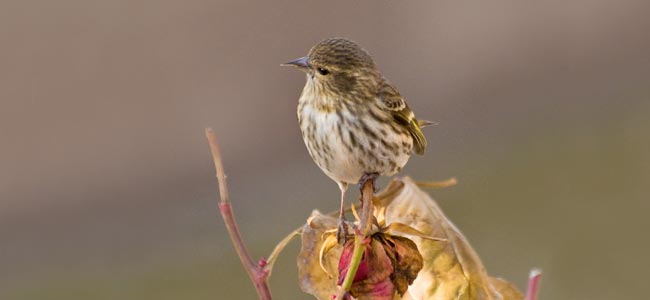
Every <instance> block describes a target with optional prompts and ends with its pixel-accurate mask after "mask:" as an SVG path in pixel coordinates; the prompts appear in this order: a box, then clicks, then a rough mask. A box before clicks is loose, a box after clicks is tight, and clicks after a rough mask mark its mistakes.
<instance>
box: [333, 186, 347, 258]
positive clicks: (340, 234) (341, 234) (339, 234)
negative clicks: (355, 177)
mask: <svg viewBox="0 0 650 300" xmlns="http://www.w3.org/2000/svg"><path fill="white" fill-rule="evenodd" d="M339 188H340V189H341V209H340V210H339V226H338V230H337V231H336V240H337V241H338V242H339V244H340V245H345V243H346V242H347V241H348V228H347V224H346V223H345V222H346V220H345V194H346V192H347V190H348V184H347V183H339Z"/></svg>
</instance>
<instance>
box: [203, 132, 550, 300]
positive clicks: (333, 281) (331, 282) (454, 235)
mask: <svg viewBox="0 0 650 300" xmlns="http://www.w3.org/2000/svg"><path fill="white" fill-rule="evenodd" d="M206 137H207V138H208V141H209V143H210V148H211V150H212V156H213V159H214V163H215V168H216V171H217V179H218V183H219V191H220V195H221V202H220V204H219V209H220V211H221V215H222V216H223V218H224V223H225V224H226V227H227V228H228V233H229V234H230V237H231V240H232V243H233V246H234V247H235V250H236V251H237V254H238V255H239V258H240V260H241V262H242V264H243V266H244V268H245V269H246V272H247V274H248V275H249V277H250V279H251V281H252V282H253V284H254V286H255V288H256V290H257V293H258V295H259V298H260V299H264V300H267V299H271V292H270V289H269V286H268V277H269V276H270V274H271V271H272V267H273V264H274V262H275V260H276V258H277V256H278V255H279V253H280V252H281V251H282V249H283V248H284V247H285V246H286V245H287V244H288V243H289V242H290V241H291V240H292V239H293V238H294V237H296V236H298V235H300V237H301V240H302V247H301V251H300V254H299V256H298V272H299V284H300V287H301V289H302V290H303V291H305V292H307V293H310V294H312V295H314V296H315V297H316V298H317V299H320V300H326V299H327V300H331V299H360V300H362V299H379V300H383V299H386V300H392V299H404V300H406V299H418V300H419V299H434V300H452V299H454V300H521V299H526V300H537V292H538V289H539V280H540V275H541V273H540V272H539V271H536V270H534V271H533V272H531V275H530V279H529V285H528V289H527V293H526V296H524V295H523V294H522V293H521V292H520V291H519V290H517V288H516V287H514V286H513V285H512V284H510V283H508V282H507V281H505V280H503V279H499V278H495V277H490V276H489V275H488V274H487V272H486V271H485V267H484V266H483V264H482V262H481V260H480V259H479V257H478V255H477V253H476V252H475V251H474V249H472V247H471V246H470V245H469V243H468V242H467V240H466V239H465V237H464V236H463V235H462V233H461V232H460V231H459V230H458V229H457V228H456V227H455V226H454V225H453V224H452V223H451V222H450V221H449V219H448V218H447V217H446V216H445V215H444V213H443V212H442V210H441V209H440V207H439V206H438V205H437V204H436V202H435V201H434V200H433V199H432V198H431V197H430V196H429V195H428V194H427V193H426V192H424V191H423V190H422V188H421V187H445V186H448V185H453V184H455V180H453V179H452V180H450V181H446V182H434V183H422V182H415V181H413V180H412V179H410V178H408V177H405V178H402V179H393V180H392V181H391V182H390V183H389V185H388V186H387V187H386V188H385V189H384V190H383V191H381V192H379V193H378V194H376V195H374V193H373V192H374V187H373V184H372V181H368V182H367V183H366V184H365V185H364V186H363V190H362V193H361V205H360V210H361V214H359V215H358V214H357V213H356V210H355V209H354V207H353V209H352V211H353V213H354V214H355V217H356V222H355V226H354V235H353V239H351V240H349V241H348V242H347V243H346V244H345V245H343V246H341V245H339V244H338V243H337V241H336V237H335V236H334V234H333V233H334V232H335V231H336V228H337V219H336V218H334V217H333V216H331V215H324V214H321V213H320V212H318V211H314V212H313V213H312V215H311V216H310V217H309V218H308V219H307V222H306V224H305V225H304V226H302V228H300V229H297V230H296V231H294V232H292V233H291V234H290V235H289V236H287V237H286V238H285V239H283V240H282V241H281V242H280V243H279V244H278V246H276V248H275V249H274V251H273V252H272V253H271V255H270V256H269V259H268V260H265V259H261V260H259V262H257V263H255V262H254V260H253V259H251V257H250V255H249V254H248V252H247V250H246V247H245V246H244V243H243V240H242V238H241V235H240V234H239V230H238V229H237V223H236V222H235V218H234V215H233V212H232V207H231V206H230V201H229V198H228V189H227V186H226V181H225V175H224V170H223V165H222V162H221V155H220V151H219V147H218V144H217V139H216V135H215V134H214V132H213V131H212V130H211V129H206Z"/></svg>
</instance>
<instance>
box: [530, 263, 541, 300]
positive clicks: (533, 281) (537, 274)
mask: <svg viewBox="0 0 650 300" xmlns="http://www.w3.org/2000/svg"><path fill="white" fill-rule="evenodd" d="M541 279H542V272H541V271H540V270H538V269H533V270H532V271H530V276H529V277H528V288H526V300H537V295H538V294H539V282H540V280H541Z"/></svg>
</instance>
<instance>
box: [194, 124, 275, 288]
mask: <svg viewBox="0 0 650 300" xmlns="http://www.w3.org/2000/svg"><path fill="white" fill-rule="evenodd" d="M205 136H206V138H207V139H208V142H209V143H210V150H211V151H212V159H213V160H214V168H215V169H216V171H217V182H218V183H219V195H220V196H221V202H220V203H219V211H220V212H221V216H222V217H223V222H224V223H225V224H226V228H227V229H228V234H229V235H230V240H231V241H232V244H233V246H234V247H235V251H236V252H237V255H238V256H239V259H240V260H241V263H242V265H243V266H244V269H245V270H246V273H247V274H248V277H249V278H250V279H251V281H252V282H253V285H255V289H256V290H257V294H258V295H259V297H260V300H271V290H270V289H269V285H268V276H269V272H268V271H267V270H266V269H265V268H264V267H265V265H266V262H265V261H263V260H262V261H260V263H259V264H256V263H255V262H254V261H253V259H252V258H251V256H250V254H248V250H246V246H245V245H244V241H243V239H242V237H241V234H240V233H239V227H238V226H237V222H236V221H235V215H234V214H233V212H232V206H231V205H230V199H229V198H228V186H227V185H226V175H225V172H224V170H223V163H222V161H221V151H220V150H219V145H218V143H217V136H216V134H215V133H214V131H213V130H212V128H206V129H205Z"/></svg>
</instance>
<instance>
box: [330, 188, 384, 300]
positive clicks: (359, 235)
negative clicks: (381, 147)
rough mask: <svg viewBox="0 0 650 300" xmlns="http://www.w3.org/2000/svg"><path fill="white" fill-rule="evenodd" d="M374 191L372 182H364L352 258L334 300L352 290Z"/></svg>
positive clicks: (368, 230)
mask: <svg viewBox="0 0 650 300" xmlns="http://www.w3.org/2000/svg"><path fill="white" fill-rule="evenodd" d="M374 190H375V188H374V184H373V180H368V181H366V183H365V184H364V186H363V190H362V192H361V204H362V209H361V216H360V219H359V228H358V229H357V230H355V235H354V249H353V250H352V258H351V259H350V265H349V266H348V272H347V273H346V275H345V279H344V280H343V283H342V284H341V290H340V291H339V293H338V294H337V295H336V300H341V299H344V297H345V295H346V294H347V293H348V292H349V291H350V288H352V283H353V282H354V276H355V275H356V274H357V270H358V269H359V264H361V259H362V258H363V252H364V249H365V240H366V237H367V236H368V235H369V234H370V229H371V228H372V217H373V204H372V197H373V196H374Z"/></svg>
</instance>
